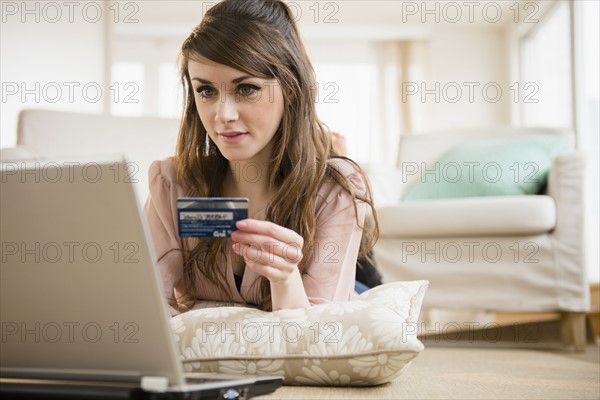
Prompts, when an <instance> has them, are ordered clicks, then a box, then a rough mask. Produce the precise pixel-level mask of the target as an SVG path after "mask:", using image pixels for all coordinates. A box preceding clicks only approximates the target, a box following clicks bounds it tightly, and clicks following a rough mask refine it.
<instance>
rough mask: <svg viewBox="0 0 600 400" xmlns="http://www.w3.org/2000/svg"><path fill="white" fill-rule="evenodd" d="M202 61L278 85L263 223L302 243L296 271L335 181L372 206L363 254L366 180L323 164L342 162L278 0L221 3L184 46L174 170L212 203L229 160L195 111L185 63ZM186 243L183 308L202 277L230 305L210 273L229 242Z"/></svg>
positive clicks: (219, 279)
mask: <svg viewBox="0 0 600 400" xmlns="http://www.w3.org/2000/svg"><path fill="white" fill-rule="evenodd" d="M202 59H208V60H211V61H213V62H216V63H219V64H223V65H226V66H229V67H231V68H234V69H237V70H239V71H242V72H245V73H247V74H249V75H252V76H256V77H260V78H275V79H277V81H278V83H279V85H281V88H282V92H283V97H284V112H283V117H282V121H281V123H280V125H279V127H278V130H277V132H276V133H275V136H274V137H273V139H272V140H273V143H272V144H273V154H272V159H271V161H270V163H269V166H268V171H267V173H268V179H269V187H270V188H271V189H272V192H273V193H274V194H273V196H272V198H271V199H270V201H269V203H268V205H267V208H266V219H267V220H268V221H272V222H274V223H276V224H279V225H281V226H284V227H287V228H289V229H292V230H294V231H296V232H297V233H298V234H300V235H301V236H302V237H303V238H304V247H303V249H302V254H303V255H304V257H303V259H302V260H301V261H300V263H299V265H298V267H299V270H300V273H301V274H303V273H304V270H305V268H306V264H307V261H308V260H310V259H311V254H312V249H313V247H314V244H315V234H316V215H315V200H316V195H317V192H318V190H319V188H320V186H321V185H322V184H323V183H324V182H326V181H330V182H331V180H333V181H334V182H336V183H338V184H339V185H340V186H341V187H342V188H343V189H344V190H345V191H346V192H348V193H349V194H350V195H351V196H353V197H354V198H355V199H357V200H360V201H363V202H365V203H367V204H368V205H369V206H370V208H371V211H372V218H369V219H368V221H367V223H365V226H364V230H363V232H364V233H363V241H362V244H361V250H360V254H366V253H367V252H368V250H369V249H370V248H371V247H372V245H373V243H374V242H375V241H376V240H377V237H378V234H379V223H378V220H377V214H376V212H375V208H374V206H373V202H372V196H371V190H370V188H369V185H368V180H367V177H366V175H365V174H364V172H363V171H362V170H361V169H360V167H359V166H358V165H357V164H356V163H354V162H352V161H351V160H350V161H351V162H352V163H353V164H354V166H355V168H356V170H357V171H359V172H360V173H361V174H362V176H363V179H364V181H365V182H366V183H367V193H366V195H365V194H364V193H356V192H355V188H354V187H353V185H351V184H350V183H349V182H348V181H347V179H346V178H345V177H344V176H343V175H342V174H341V173H340V172H339V171H338V170H337V169H336V168H335V166H332V165H331V164H330V163H328V162H327V161H328V159H330V158H332V157H340V156H339V155H337V154H336V153H335V151H334V150H333V148H332V145H331V135H330V134H329V132H328V131H327V130H326V129H325V127H324V125H323V124H322V123H321V122H320V121H319V119H318V118H317V115H316V109H315V101H316V98H315V97H316V93H315V85H316V82H315V74H314V70H313V67H312V64H311V63H310V60H309V58H308V55H307V53H306V50H305V49H304V45H303V44H302V41H301V39H300V35H299V33H298V30H297V27H296V24H295V23H294V19H293V15H292V13H291V12H290V9H289V8H288V6H287V5H286V4H285V3H283V2H282V1H279V0H244V1H238V0H224V1H222V2H220V3H218V4H216V5H215V6H213V7H211V8H210V9H209V10H208V11H207V12H206V14H205V16H204V18H203V20H202V22H201V23H200V25H198V26H197V27H196V28H195V29H194V30H193V32H192V33H191V34H190V36H189V37H188V38H187V39H186V40H185V42H184V43H183V45H182V47H181V56H180V72H181V83H182V85H183V87H184V112H183V118H182V120H181V126H180V129H179V137H178V141H177V150H176V154H175V157H174V160H175V165H176V167H177V173H178V179H180V182H181V183H182V184H183V186H184V187H185V188H186V190H187V192H188V193H187V195H188V196H199V197H212V196H220V195H221V193H222V182H223V181H224V178H225V176H226V174H227V170H228V161H227V159H225V157H223V155H222V154H221V153H220V151H219V149H218V148H217V147H216V145H215V144H214V143H213V142H212V141H211V140H210V139H209V138H208V135H207V131H206V128H205V127H204V126H203V124H202V122H201V120H200V117H199V115H198V111H197V108H196V101H195V96H194V90H193V87H192V84H191V80H190V75H189V73H188V63H189V61H190V60H198V61H200V60H202ZM344 158H345V157H344ZM355 211H356V201H355ZM356 215H357V216H358V213H356ZM357 222H358V223H359V224H362V223H363V221H357ZM183 243H184V246H183V247H184V248H183V264H184V265H183V271H184V273H183V277H182V282H179V284H178V287H179V288H180V289H181V291H182V296H181V298H180V299H179V300H180V302H181V303H183V304H186V303H187V304H189V303H190V302H191V303H192V304H193V303H194V300H195V293H196V287H197V283H198V281H199V280H200V279H202V276H204V277H205V278H206V279H208V280H209V281H211V282H213V283H214V284H215V285H217V287H218V288H219V290H220V291H221V292H222V294H223V296H224V298H226V299H229V300H232V299H233V296H232V293H231V291H230V289H229V287H228V286H227V285H226V283H225V282H227V280H226V276H225V272H224V271H223V269H220V268H215V267H214V266H215V265H217V264H218V260H219V257H221V256H223V255H224V254H225V252H226V247H227V246H226V239H186V240H184V242H183ZM255 283H256V284H258V285H259V298H260V299H261V300H260V302H259V304H258V306H259V307H260V308H262V309H264V310H270V309H271V295H270V286H269V282H268V280H267V279H265V278H262V277H261V278H260V279H259V280H258V281H257V282H255Z"/></svg>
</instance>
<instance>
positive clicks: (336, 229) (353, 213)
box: [146, 0, 378, 315]
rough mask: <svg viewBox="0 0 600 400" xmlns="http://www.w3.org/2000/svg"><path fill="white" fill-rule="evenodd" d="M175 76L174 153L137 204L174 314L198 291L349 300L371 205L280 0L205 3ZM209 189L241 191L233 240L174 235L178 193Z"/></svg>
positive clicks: (286, 299)
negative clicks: (327, 117) (179, 104)
mask: <svg viewBox="0 0 600 400" xmlns="http://www.w3.org/2000/svg"><path fill="white" fill-rule="evenodd" d="M181 76H182V84H183V86H184V89H185V104H184V107H185V109H184V115H183V118H182V121H181V127H180V132H179V138H178V143H177V150H176V154H175V156H174V157H173V158H170V159H166V160H163V161H157V162H154V163H153V164H152V166H151V167H150V172H149V173H150V195H149V198H148V200H147V203H146V212H147V215H148V220H149V224H150V229H151V232H152V237H153V240H154V244H155V248H156V252H157V255H158V257H159V266H160V271H161V274H162V278H163V283H164V288H165V291H166V293H165V296H166V297H167V299H168V301H169V304H170V305H171V314H172V315H175V314H177V313H179V312H181V311H182V310H186V309H189V307H191V306H193V304H194V302H195V301H197V300H216V301H228V302H238V303H246V304H252V305H257V306H259V307H260V308H262V309H265V310H271V309H272V310H277V309H284V308H303V307H309V306H310V305H311V304H318V303H323V302H329V301H334V300H347V299H349V297H350V295H351V293H352V290H353V287H354V278H355V273H356V260H357V256H358V254H359V250H360V254H366V252H367V251H368V250H369V249H370V247H372V243H373V242H374V240H375V239H376V238H377V234H378V224H377V220H376V219H375V220H374V223H371V224H366V223H365V215H366V214H367V212H369V211H370V212H372V214H373V215H375V216H376V214H375V210H374V208H373V204H372V201H371V192H370V188H369V186H368V183H367V179H366V177H365V175H364V173H363V172H362V171H361V169H360V168H359V167H358V165H356V164H355V163H354V162H352V161H350V160H349V159H346V158H343V157H337V155H336V154H335V151H334V150H332V145H331V135H330V134H329V133H327V132H326V131H325V130H324V128H323V125H322V124H321V123H320V122H319V120H318V118H317V116H316V112H315V92H314V90H313V89H314V87H315V77H314V72H313V69H312V66H311V63H310V61H309V59H308V56H307V54H306V51H305V49H304V46H303V44H302V42H301V40H300V37H299V34H298V30H297V28H296V25H295V24H294V22H293V16H292V14H291V13H290V10H289V8H288V7H287V6H286V5H285V3H283V2H281V1H277V0H248V1H237V0H225V1H223V2H221V3H219V4H217V5H215V6H213V7H212V8H210V9H209V10H208V11H207V13H206V15H205V17H204V19H203V20H202V22H201V23H200V25H199V26H198V27H197V28H196V29H194V31H193V32H192V33H191V35H190V36H189V37H188V38H187V39H186V41H185V42H184V43H183V46H182V49H181ZM249 171H252V173H249ZM218 196H220V197H247V198H248V199H249V218H248V219H246V220H243V221H239V222H238V223H237V226H236V228H237V230H236V231H234V232H233V234H232V235H231V238H223V239H192V238H185V239H182V238H180V237H179V236H178V234H177V209H176V199H177V197H218ZM363 238H365V239H363Z"/></svg>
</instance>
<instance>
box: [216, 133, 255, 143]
mask: <svg viewBox="0 0 600 400" xmlns="http://www.w3.org/2000/svg"><path fill="white" fill-rule="evenodd" d="M246 136H248V132H237V131H235V132H234V131H231V132H219V139H220V140H221V141H222V142H223V143H227V144H239V143H241V142H242V141H243V140H244V139H245V138H246Z"/></svg>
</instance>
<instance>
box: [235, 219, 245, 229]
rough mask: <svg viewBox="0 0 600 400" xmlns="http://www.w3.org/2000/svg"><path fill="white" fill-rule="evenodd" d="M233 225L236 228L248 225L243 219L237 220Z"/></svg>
mask: <svg viewBox="0 0 600 400" xmlns="http://www.w3.org/2000/svg"><path fill="white" fill-rule="evenodd" d="M235 226H237V227H238V228H246V227H248V222H246V220H244V219H243V220H241V221H238V222H237V223H236V224H235Z"/></svg>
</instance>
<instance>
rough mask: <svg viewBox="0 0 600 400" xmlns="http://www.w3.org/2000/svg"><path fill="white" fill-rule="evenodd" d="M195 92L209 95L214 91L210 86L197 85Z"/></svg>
mask: <svg viewBox="0 0 600 400" xmlns="http://www.w3.org/2000/svg"><path fill="white" fill-rule="evenodd" d="M196 93H198V94H199V95H200V96H202V97H211V96H214V94H215V91H214V89H213V88H211V87H210V86H199V87H198V88H197V89H196Z"/></svg>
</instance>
